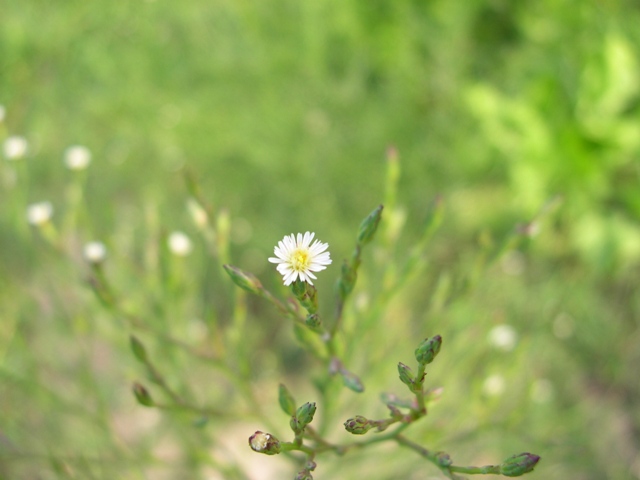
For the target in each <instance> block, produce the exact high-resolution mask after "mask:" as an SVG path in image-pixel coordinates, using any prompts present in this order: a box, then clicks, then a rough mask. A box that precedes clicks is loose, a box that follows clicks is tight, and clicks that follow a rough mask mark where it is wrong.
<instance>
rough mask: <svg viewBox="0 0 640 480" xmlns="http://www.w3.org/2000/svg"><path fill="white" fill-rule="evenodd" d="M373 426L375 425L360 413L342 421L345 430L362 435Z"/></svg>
mask: <svg viewBox="0 0 640 480" xmlns="http://www.w3.org/2000/svg"><path fill="white" fill-rule="evenodd" d="M373 427H375V425H374V424H372V422H370V421H369V419H368V418H365V417H363V416H362V415H356V416H355V417H353V418H350V419H348V420H347V421H346V422H344V428H345V430H346V431H347V432H349V433H353V434H354V435H364V434H365V433H367V432H368V431H369V430H371V429H372V428H373Z"/></svg>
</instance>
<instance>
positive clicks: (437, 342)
mask: <svg viewBox="0 0 640 480" xmlns="http://www.w3.org/2000/svg"><path fill="white" fill-rule="evenodd" d="M441 345H442V337H441V336H440V335H436V336H435V337H431V338H427V339H426V340H424V341H423V342H422V343H421V344H420V345H419V346H418V348H416V352H415V354H416V360H417V361H418V363H420V364H422V365H428V364H430V363H431V362H433V359H434V358H436V355H438V352H439V351H440V346H441Z"/></svg>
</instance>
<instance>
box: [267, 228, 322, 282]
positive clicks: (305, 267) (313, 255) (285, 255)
mask: <svg viewBox="0 0 640 480" xmlns="http://www.w3.org/2000/svg"><path fill="white" fill-rule="evenodd" d="M314 235H315V233H309V232H306V233H305V234H304V236H303V235H302V234H301V233H299V234H298V235H297V237H296V236H294V235H293V233H292V234H291V235H285V237H284V238H283V239H282V240H281V241H279V242H278V246H277V247H275V248H274V249H273V253H274V254H275V256H276V257H277V258H274V257H270V258H269V261H270V262H271V263H277V264H278V266H277V267H276V268H277V269H278V272H280V274H281V275H282V279H283V280H284V284H285V285H291V284H292V283H293V282H295V281H296V279H298V278H300V280H301V281H303V282H309V283H310V284H311V285H313V282H312V281H311V279H312V278H313V279H314V280H315V278H316V276H315V275H314V274H313V273H311V272H319V271H321V270H324V269H325V268H327V265H330V264H331V258H329V252H325V250H326V249H327V248H329V244H327V243H321V242H320V241H319V240H316V241H315V242H313V245H311V240H313V237H314Z"/></svg>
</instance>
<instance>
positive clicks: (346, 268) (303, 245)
mask: <svg viewBox="0 0 640 480" xmlns="http://www.w3.org/2000/svg"><path fill="white" fill-rule="evenodd" d="M397 169H398V163H397V154H396V152H395V151H393V150H392V151H390V152H389V155H388V175H387V177H388V185H387V192H386V195H385V197H386V198H385V200H386V201H387V203H388V204H389V205H391V209H390V210H391V214H392V215H394V216H395V218H396V220H395V222H394V223H392V224H391V225H385V224H384V223H383V221H382V219H383V211H385V209H384V207H383V206H382V205H379V206H378V207H376V208H374V209H373V210H372V211H371V213H370V214H369V215H368V216H367V217H366V218H365V219H364V220H363V221H362V223H361V225H360V227H359V230H358V232H357V235H356V239H355V240H356V241H355V246H354V249H353V252H352V254H351V256H350V257H349V258H348V259H345V260H344V261H343V262H342V265H341V267H340V269H339V271H338V278H337V281H336V284H335V290H334V292H333V295H332V296H333V298H334V301H335V307H334V309H333V312H332V313H327V312H326V311H324V310H323V309H321V302H320V301H319V300H320V295H321V292H320V291H319V289H318V287H317V286H316V280H318V275H319V274H324V273H325V272H324V271H325V270H329V267H331V266H332V265H333V260H332V258H331V253H330V251H329V245H328V243H324V242H322V241H320V240H319V239H317V238H316V236H315V233H313V232H309V231H307V232H305V233H297V234H289V235H286V236H284V237H283V238H282V239H281V240H280V241H278V242H277V244H276V246H275V248H274V251H273V255H274V256H270V257H269V256H268V255H267V254H265V257H264V260H265V262H269V263H271V264H274V265H275V272H274V274H277V275H279V276H280V277H281V278H280V281H281V282H282V283H283V284H284V286H285V287H287V289H288V292H289V295H285V296H282V295H280V294H278V293H274V292H272V291H271V290H270V289H269V288H267V287H266V286H265V284H266V283H267V282H265V283H263V281H262V280H261V279H259V278H258V277H257V276H256V275H254V274H252V273H250V272H247V271H245V270H243V269H242V268H240V267H238V266H236V265H233V264H231V263H230V262H229V259H230V254H229V247H228V242H229V236H230V220H229V217H228V214H227V212H226V210H220V211H219V212H218V213H217V215H216V214H214V212H213V209H212V208H211V207H210V206H208V204H207V202H206V199H205V198H204V197H203V195H202V194H201V192H200V189H199V187H198V184H197V182H196V180H195V178H194V177H192V176H190V175H189V174H187V175H186V179H187V186H188V189H189V193H190V197H191V198H190V199H189V201H188V211H189V212H190V213H191V216H192V218H193V221H194V225H195V227H196V228H197V229H198V231H199V232H200V234H201V236H202V239H203V240H204V241H205V243H206V244H207V245H208V249H209V251H210V252H211V253H212V255H213V256H214V257H215V258H217V259H218V261H220V262H221V263H222V264H223V269H224V271H225V272H226V274H227V275H228V278H230V279H231V280H232V282H233V283H234V284H235V285H236V286H237V287H239V289H238V290H236V291H235V292H232V295H233V297H234V302H235V306H234V307H233V315H232V321H231V323H230V324H228V325H226V326H220V327H219V329H218V332H220V335H218V338H222V341H221V342H219V343H217V350H214V351H204V350H201V349H196V348H194V347H193V346H192V345H190V344H189V343H188V342H185V341H184V340H182V339H179V338H178V337H177V336H175V335H174V333H173V332H174V330H172V329H171V328H170V327H169V328H167V329H164V330H163V329H159V328H157V327H154V326H153V325H152V324H150V323H149V322H147V321H146V320H145V319H144V318H142V317H140V316H139V314H137V313H135V312H132V311H130V310H128V308H127V306H126V305H127V302H126V301H123V299H122V298H120V295H119V294H118V292H117V291H116V289H115V288H113V286H112V285H111V282H110V281H109V275H108V272H107V271H106V270H105V266H106V265H105V264H104V263H105V262H103V261H99V262H96V261H93V260H91V257H89V256H87V255H85V257H86V258H87V260H88V263H89V266H90V267H91V268H92V271H93V275H92V278H91V285H92V287H93V290H94V292H95V293H96V295H97V297H98V299H99V300H100V302H101V303H102V304H103V305H104V306H105V307H107V308H108V309H109V310H110V311H111V312H113V313H114V314H115V315H117V316H119V317H121V318H124V319H125V320H126V321H127V322H128V324H129V325H130V328H131V335H130V338H129V342H130V348H131V351H132V353H133V355H134V357H135V359H136V360H137V361H138V362H139V364H140V365H141V366H142V368H143V370H144V372H145V376H146V380H136V381H134V382H133V384H132V387H131V389H132V394H133V396H134V397H135V399H136V400H137V402H138V403H139V404H140V405H141V406H144V407H146V408H155V409H160V410H163V411H165V412H167V413H170V412H175V413H178V412H186V413H189V414H190V415H195V416H196V418H197V420H195V423H194V424H197V425H201V426H204V425H206V424H207V423H208V422H209V421H210V420H213V419H217V420H219V421H222V422H229V421H232V420H233V419H244V420H245V421H246V420H249V419H252V420H255V425H256V428H255V430H254V432H253V433H252V434H251V435H250V436H249V437H248V444H249V448H250V449H251V450H253V451H254V452H257V453H262V454H265V455H284V456H286V457H287V458H290V459H292V460H293V461H294V462H295V463H296V464H297V468H296V472H297V473H296V474H295V478H296V479H306V480H310V479H312V478H313V475H314V473H315V472H316V471H317V470H320V469H322V462H323V458H324V457H326V456H327V454H330V453H332V454H335V455H338V456H345V455H347V454H350V453H352V452H356V451H361V450H363V449H366V448H367V447H370V446H373V445H377V444H380V443H390V444H395V445H396V446H397V447H398V448H402V449H406V450H409V451H413V452H414V453H415V454H417V456H419V457H422V460H420V459H419V458H418V459H416V464H419V463H420V462H422V461H428V462H431V463H432V464H434V465H435V467H436V468H438V469H439V470H440V471H441V473H442V474H443V475H444V477H446V478H450V479H462V478H464V477H462V476H461V475H464V474H466V475H472V474H499V475H504V476H520V475H523V474H525V473H528V472H530V471H532V470H533V469H534V467H535V466H536V464H537V462H538V461H539V457H538V456H537V455H534V454H530V453H521V454H516V455H513V456H511V457H508V458H507V459H506V460H505V461H503V462H502V463H497V464H494V465H485V466H464V465H460V464H458V463H456V462H454V460H453V458H452V456H451V455H450V454H449V453H446V452H443V451H439V450H432V449H430V448H426V447H425V446H423V445H421V444H420V443H419V442H416V441H414V440H412V439H411V438H410V437H409V436H408V432H409V431H410V429H411V427H413V426H414V425H415V424H417V423H419V422H420V421H421V420H422V419H423V418H424V417H426V415H427V413H428V411H429V407H430V405H431V404H433V403H434V402H435V401H436V400H438V399H439V398H440V397H441V395H442V391H443V389H442V388H441V387H439V386H437V385H428V383H427V382H426V378H427V377H426V373H427V367H428V366H430V365H431V364H432V363H434V361H435V360H436V357H437V356H438V355H439V354H440V351H441V348H442V345H443V338H442V336H440V335H437V334H434V335H431V336H428V337H427V338H424V340H422V341H420V342H416V345H415V350H414V352H413V355H409V354H408V355H407V358H404V359H402V360H403V362H400V363H397V374H398V377H399V380H400V383H399V384H398V389H397V390H398V391H397V392H394V393H385V394H383V395H382V397H381V398H382V400H383V403H384V406H385V408H386V410H387V411H388V416H387V417H385V418H375V417H373V416H371V414H370V413H369V412H367V411H352V412H350V414H349V413H348V414H346V415H344V414H343V413H341V412H342V411H343V408H341V405H340V401H339V398H340V397H341V396H343V395H344V394H347V395H370V393H369V392H368V391H366V385H365V383H364V382H363V380H362V375H361V373H360V372H358V371H357V368H354V367H353V363H354V356H353V355H352V353H353V348H352V345H353V341H354V339H353V338H350V337H352V333H350V332H349V331H348V329H346V326H347V323H349V324H351V323H352V322H353V319H352V318H349V322H347V323H345V312H346V311H347V309H346V308H345V307H346V306H347V304H348V302H349V301H350V299H351V297H352V295H353V292H354V291H355V290H356V287H357V282H358V277H359V273H360V267H361V264H362V261H363V258H364V257H363V255H364V252H365V250H366V249H367V248H369V246H370V245H374V244H375V243H376V241H377V238H378V236H379V235H380V234H379V233H378V232H379V231H380V230H382V234H381V235H382V242H383V243H384V242H393V241H394V237H396V236H397V233H398V222H399V220H398V219H399V218H401V217H400V216H399V214H398V212H399V210H398V209H397V208H396V207H395V191H394V189H395V188H396V184H397V178H398V175H397ZM441 218H442V201H441V200H440V199H439V198H436V200H435V201H434V202H433V204H432V207H431V210H430V211H429V214H428V218H427V221H426V223H425V224H424V230H423V231H424V233H423V236H422V237H421V238H420V240H419V242H418V245H417V246H416V247H415V248H414V249H410V250H409V253H408V257H407V259H406V261H405V262H404V263H402V262H401V263H400V266H399V267H397V266H394V267H393V268H391V267H389V268H388V269H387V270H386V272H385V274H384V275H382V276H380V278H379V280H380V281H381V282H382V283H383V286H382V288H381V290H380V291H381V294H380V299H379V300H378V301H379V302H380V304H379V305H383V304H384V303H388V302H389V301H390V299H391V298H392V297H393V295H394V294H396V293H397V292H398V291H400V290H401V289H402V287H403V286H404V285H406V282H408V281H409V280H410V279H411V278H414V277H415V275H416V274H417V273H419V271H420V269H421V268H422V267H424V262H423V260H422V256H421V250H423V249H424V246H425V245H426V244H427V242H428V241H429V239H430V238H431V236H432V235H433V233H434V232H435V231H436V229H437V227H438V225H439V223H440V220H441ZM381 226H384V228H381ZM521 231H522V229H521V228H520V229H518V230H516V233H514V236H510V237H508V238H507V239H506V240H505V241H504V242H502V243H501V244H500V245H498V246H497V247H495V249H494V251H493V253H492V254H487V255H484V256H483V259H485V261H486V262H490V261H494V260H496V259H499V258H500V257H501V254H502V253H504V252H507V251H510V250H511V249H512V248H513V246H514V245H515V244H516V243H517V240H518V239H522V238H524V235H523V234H522V233H521ZM165 238H166V237H165ZM185 239H186V240H188V237H187V236H186V234H184V233H182V232H175V231H174V232H173V233H172V234H171V235H169V237H168V245H169V250H171V253H172V254H173V255H174V256H175V255H186V253H188V252H187V251H186V250H185V248H184V246H185V245H186V243H187V242H185ZM191 248H192V244H191V241H190V240H189V241H188V251H191ZM185 260H186V258H185ZM169 263H171V262H169ZM474 273H475V274H476V275H478V272H477V271H476V272H474ZM473 280H474V279H473V278H472V277H470V278H468V279H467V280H466V281H465V282H460V286H459V287H458V289H459V290H458V291H457V292H453V293H452V292H449V293H448V294H447V293H444V294H443V293H442V292H440V293H437V295H440V296H442V295H444V297H445V299H444V300H443V299H440V300H438V299H437V298H436V299H435V300H434V301H435V302H436V303H438V302H440V303H442V302H446V301H447V300H446V298H447V297H448V298H451V297H452V296H453V295H456V294H460V292H464V291H465V290H466V289H469V288H471V286H472V284H473ZM172 282H174V281H173V280H172ZM172 284H173V283H170V284H169V285H170V288H171V289H172V292H173V293H170V294H171V295H176V294H179V293H178V292H184V289H181V290H180V289H179V290H175V289H173V287H171V285H172ZM247 295H253V296H256V297H259V299H261V301H262V302H266V303H267V304H270V305H271V306H272V307H273V308H274V310H275V312H276V313H277V314H278V316H279V317H281V318H283V319H287V320H288V321H289V322H291V325H292V328H293V333H294V336H295V338H296V339H297V341H298V342H299V344H300V346H301V347H302V349H303V351H305V352H306V353H307V354H308V356H309V357H310V358H313V359H315V367H308V368H313V369H314V371H315V373H314V374H313V375H311V376H309V378H310V379H312V384H313V388H314V389H315V392H316V394H315V398H307V399H306V400H307V401H305V402H298V401H297V400H296V398H295V396H294V394H293V393H292V390H291V389H290V388H289V387H287V386H285V384H284V383H280V384H279V386H278V387H276V386H275V385H274V387H273V388H274V390H276V388H277V392H278V395H277V398H278V399H277V404H278V407H279V409H280V410H282V412H284V414H285V416H286V417H288V427H289V430H290V433H289V434H288V435H281V434H280V433H278V434H277V435H276V433H274V432H281V431H282V430H281V428H282V425H280V424H281V423H283V424H286V422H282V421H279V420H277V417H274V416H273V414H270V413H269V412H271V411H272V410H273V409H272V408H271V407H270V406H268V405H266V404H265V402H264V397H265V395H264V394H263V393H260V394H259V393H257V392H256V390H255V389H254V387H253V386H252V371H253V367H252V366H251V363H250V362H249V361H248V359H249V358H250V357H251V353H250V352H251V346H250V342H249V339H250V338H252V336H251V335H250V334H249V332H248V330H247V309H246V302H247V298H246V296H247ZM287 297H289V298H287ZM322 305H324V302H322ZM380 308H382V307H380ZM378 311H380V310H379V309H378ZM368 322H371V320H370V319H365V320H364V323H363V328H365V329H366V328H369V326H370V325H371V324H370V323H368ZM153 337H156V338H157V339H159V340H161V342H162V343H163V344H165V345H172V346H173V347H174V348H178V349H183V350H184V351H185V352H187V353H189V354H190V355H191V356H192V357H194V358H200V359H201V360H204V361H206V362H207V363H208V364H210V365H211V366H212V367H213V368H214V369H216V370H218V371H219V372H225V373H224V377H225V379H226V380H225V381H226V382H228V383H229V384H230V387H231V391H232V392H234V393H233V394H232V395H233V396H234V400H229V399H226V401H225V403H224V404H220V405H218V404H211V405H208V404H207V402H204V403H203V402H201V401H200V402H199V401H194V399H193V395H192V394H190V393H189V392H188V389H185V386H184V385H183V382H182V381H180V380H179V379H178V378H175V377H172V375H171V374H170V373H169V372H165V370H166V366H164V367H163V363H164V360H166V359H162V358H161V357H158V356H157V353H156V351H157V348H151V349H149V348H148V347H147V343H148V342H149V341H152V340H153ZM449 341H451V342H455V341H456V340H455V338H452V339H451V340H449ZM365 351H366V350H365ZM445 352H446V349H445ZM444 355H446V353H445V354H444ZM411 357H413V360H411ZM404 362H406V363H404ZM412 363H413V364H412ZM345 392H346V393H345ZM225 405H226V406H225ZM230 405H231V406H230ZM340 415H344V416H343V417H342V419H341V420H340V421H339V424H342V427H343V430H342V434H341V436H340V437H339V438H334V437H333V436H332V435H331V434H330V432H331V430H332V426H335V424H331V423H330V422H333V421H334V420H335V419H336V418H337V417H338V416H340ZM283 420H284V418H283ZM339 424H338V425H339ZM238 478H242V477H241V476H239V477H238Z"/></svg>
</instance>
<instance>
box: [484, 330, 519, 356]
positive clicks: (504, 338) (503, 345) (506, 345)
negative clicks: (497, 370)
mask: <svg viewBox="0 0 640 480" xmlns="http://www.w3.org/2000/svg"><path fill="white" fill-rule="evenodd" d="M488 338H489V343H491V345H493V346H494V347H496V348H497V349H499V350H504V351H505V352H509V351H511V350H513V348H514V347H515V346H516V343H517V342H518V334H517V333H516V330H515V329H514V328H513V327H512V326H511V325H504V324H503V325H496V326H495V327H493V328H492V329H491V331H490V332H489V335H488Z"/></svg>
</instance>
